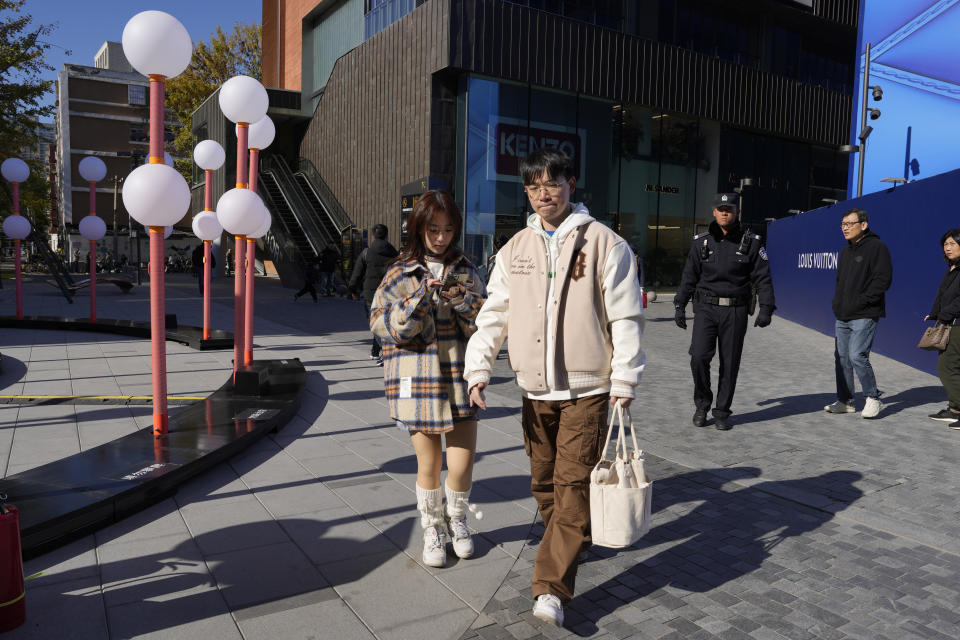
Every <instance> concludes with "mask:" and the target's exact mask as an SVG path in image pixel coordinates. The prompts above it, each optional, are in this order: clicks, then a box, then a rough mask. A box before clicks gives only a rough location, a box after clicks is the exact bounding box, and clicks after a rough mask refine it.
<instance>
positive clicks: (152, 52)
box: [122, 11, 193, 437]
mask: <svg viewBox="0 0 960 640" xmlns="http://www.w3.org/2000/svg"><path fill="white" fill-rule="evenodd" d="M122 41H123V52H124V55H126V57H127V60H128V61H129V62H130V64H131V65H132V66H133V68H134V69H136V70H137V71H139V72H140V73H142V74H143V75H145V76H148V77H149V78H150V162H149V164H144V165H142V166H139V167H137V168H136V169H134V170H133V171H131V172H130V175H128V176H127V179H126V182H125V184H124V186H123V204H124V206H125V207H126V209H127V211H128V212H130V215H131V217H133V218H134V219H135V220H136V221H137V222H139V223H141V224H144V225H147V226H149V227H150V266H149V273H150V343H151V352H152V361H153V365H152V371H153V435H154V436H155V437H160V436H164V435H166V433H167V428H168V423H169V418H168V414H167V371H166V368H167V363H166V359H167V353H166V343H165V340H166V324H165V320H166V319H165V314H164V306H165V299H164V289H163V287H164V276H163V267H164V265H163V232H164V227H166V226H167V225H172V224H174V223H176V222H177V221H179V220H180V218H182V217H183V216H184V214H185V213H186V212H187V211H188V209H189V208H190V187H189V186H188V185H187V181H186V180H184V179H183V176H182V175H180V173H179V172H178V171H177V170H176V169H174V168H172V167H169V166H167V165H166V164H164V150H163V147H164V127H163V124H164V116H165V108H164V93H165V85H166V79H167V78H172V77H175V76H177V75H179V74H180V73H182V72H183V70H184V69H186V68H187V65H188V64H190V57H191V56H192V55H193V42H192V41H191V40H190V34H189V33H187V30H186V29H185V28H184V26H183V25H182V24H180V22H179V21H178V20H177V19H176V18H174V17H173V16H171V15H170V14H168V13H164V12H162V11H143V12H141V13H138V14H137V15H135V16H133V17H132V18H131V19H130V21H129V22H127V24H126V26H125V27H124V28H123V38H122Z"/></svg>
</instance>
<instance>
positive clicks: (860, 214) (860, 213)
mask: <svg viewBox="0 0 960 640" xmlns="http://www.w3.org/2000/svg"><path fill="white" fill-rule="evenodd" d="M853 214H856V215H857V222H867V221H868V220H869V219H870V216H869V215H867V212H866V211H864V210H863V209H847V212H846V213H844V214H843V218H846V217H847V216H849V215H853ZM843 218H841V220H843Z"/></svg>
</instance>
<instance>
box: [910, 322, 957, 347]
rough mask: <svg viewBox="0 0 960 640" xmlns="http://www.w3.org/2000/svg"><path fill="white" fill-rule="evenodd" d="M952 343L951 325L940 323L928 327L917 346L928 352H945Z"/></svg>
mask: <svg viewBox="0 0 960 640" xmlns="http://www.w3.org/2000/svg"><path fill="white" fill-rule="evenodd" d="M949 342H950V325H948V324H940V323H939V322H938V323H937V324H935V325H933V326H932V327H927V329H926V330H925V331H924V332H923V336H922V337H921V338H920V342H919V344H917V346H918V347H919V348H921V349H926V350H927V351H943V350H944V349H946V348H947V344H949Z"/></svg>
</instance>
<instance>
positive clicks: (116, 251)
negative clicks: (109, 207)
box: [110, 175, 139, 269]
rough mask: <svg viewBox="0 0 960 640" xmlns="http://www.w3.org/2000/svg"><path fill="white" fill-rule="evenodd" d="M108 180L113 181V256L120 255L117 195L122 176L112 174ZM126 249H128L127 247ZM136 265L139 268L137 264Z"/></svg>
mask: <svg viewBox="0 0 960 640" xmlns="http://www.w3.org/2000/svg"><path fill="white" fill-rule="evenodd" d="M110 182H112V183H113V256H114V257H117V256H118V255H120V245H119V244H118V240H117V196H118V195H119V194H120V184H121V183H122V182H123V178H121V177H120V176H118V175H114V176H113V177H112V178H110ZM128 246H129V243H128ZM127 250H128V251H129V249H127ZM137 266H138V269H139V265H137Z"/></svg>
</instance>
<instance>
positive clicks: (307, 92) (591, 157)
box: [263, 0, 858, 287]
mask: <svg viewBox="0 0 960 640" xmlns="http://www.w3.org/2000/svg"><path fill="white" fill-rule="evenodd" d="M857 11H858V2H857V0H813V1H799V2H792V1H789V0H739V1H732V0H730V1H720V0H715V1H711V0H675V1H667V0H630V1H627V0H604V1H600V2H597V1H593V2H586V1H573V0H565V1H560V0H518V1H515V2H507V1H503V0H340V1H338V0H323V1H321V2H317V1H316V0H313V1H312V2H307V1H304V0H291V1H284V0H265V1H264V3H263V25H264V30H263V43H264V60H263V69H264V81H265V84H267V85H268V86H275V87H279V88H283V89H289V90H299V91H300V92H301V112H302V114H303V116H305V117H308V118H309V125H308V126H307V127H306V131H305V133H304V134H303V138H302V142H301V143H300V147H299V155H300V156H301V157H303V158H306V159H307V160H309V161H310V162H312V164H313V165H315V166H316V168H317V170H318V171H319V173H320V174H321V175H322V177H323V179H324V180H325V181H326V183H327V184H328V185H329V186H330V189H331V190H332V191H333V193H334V194H335V196H336V198H337V199H338V200H339V201H340V202H341V203H342V205H343V208H344V209H345V210H346V212H347V213H348V214H349V215H350V217H351V219H352V221H353V222H354V224H355V225H357V226H358V227H359V228H369V227H371V226H372V225H373V224H375V223H377V222H384V223H386V224H387V225H388V226H389V227H390V229H391V235H392V239H393V240H394V241H399V239H400V231H401V226H402V223H403V216H404V213H403V209H404V208H405V207H403V206H402V205H403V203H402V199H403V198H406V200H407V202H406V204H407V207H406V208H409V205H410V204H411V203H412V202H413V199H414V198H415V197H416V192H417V189H416V188H413V189H410V188H405V187H409V186H410V185H413V186H414V187H415V186H416V185H418V184H419V185H423V187H426V186H428V185H433V184H443V185H446V186H447V188H449V189H450V190H451V191H452V192H453V193H454V195H455V196H456V198H457V200H458V202H459V203H460V205H461V208H462V210H463V212H464V216H465V230H464V238H463V244H464V247H465V249H466V251H467V253H468V254H469V255H470V256H471V258H473V259H474V260H475V261H476V262H477V264H480V265H482V264H484V263H485V259H486V257H487V256H488V255H489V254H490V253H491V252H492V251H493V250H494V249H493V247H494V242H495V241H496V240H497V239H498V238H500V237H509V236H510V235H511V234H512V233H514V232H516V231H517V230H518V229H520V228H522V226H523V225H524V223H525V218H526V215H527V213H528V211H529V207H528V204H527V199H526V196H525V195H524V192H523V189H522V185H521V184H520V181H519V178H518V177H517V167H518V162H519V159H520V158H521V157H522V156H523V155H525V154H526V153H528V152H529V151H530V150H532V149H535V148H538V147H542V146H549V147H557V148H561V149H564V150H565V151H567V152H568V153H570V155H572V156H573V159H574V163H575V165H576V167H577V172H578V176H577V178H578V182H577V191H576V194H575V196H574V199H575V200H582V201H583V202H584V203H585V204H586V205H587V206H588V207H589V209H590V210H591V212H592V213H593V215H594V216H595V217H596V218H597V219H598V220H600V221H602V222H603V223H605V224H609V225H610V226H612V227H613V228H614V229H616V230H617V231H618V232H619V233H620V234H621V235H623V236H624V237H625V238H627V239H628V241H630V242H631V244H633V245H634V246H635V248H636V250H637V252H638V254H639V255H641V256H644V257H645V259H646V261H647V269H648V284H649V285H651V286H661V287H669V286H671V285H674V284H676V282H677V281H678V280H679V274H680V269H681V267H682V262H683V259H684V257H685V254H686V251H687V249H688V247H689V242H690V238H691V237H692V235H694V232H695V231H696V230H697V228H698V225H701V224H704V223H706V222H708V221H709V219H710V210H711V202H712V195H713V194H714V193H716V192H717V191H730V190H734V189H741V188H742V190H743V201H744V212H743V214H744V219H745V221H746V222H748V223H750V224H751V225H753V226H754V227H755V228H758V229H762V224H763V221H764V220H765V219H768V218H776V217H781V216H784V215H787V214H788V212H790V211H791V210H806V209H810V208H813V207H815V206H818V205H819V203H820V201H821V200H822V199H823V198H837V199H842V198H843V194H845V189H846V185H847V163H848V158H847V157H846V156H845V155H843V154H841V153H840V152H839V147H840V146H841V145H843V144H844V143H846V142H847V141H848V136H849V131H850V113H851V107H852V95H853V81H854V62H855V61H854V51H855V46H856V32H857ZM298 33H299V34H300V41H299V43H297V42H295V40H296V34H298ZM297 70H299V72H297ZM421 190H422V189H421Z"/></svg>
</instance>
